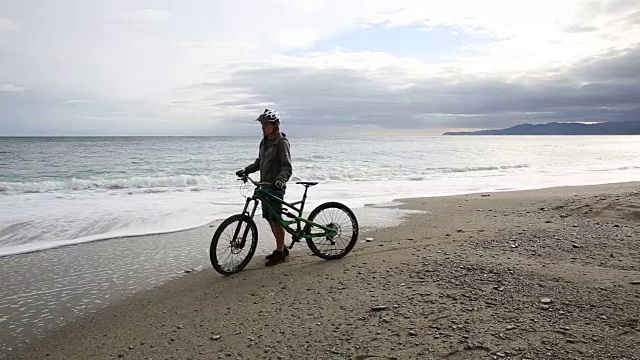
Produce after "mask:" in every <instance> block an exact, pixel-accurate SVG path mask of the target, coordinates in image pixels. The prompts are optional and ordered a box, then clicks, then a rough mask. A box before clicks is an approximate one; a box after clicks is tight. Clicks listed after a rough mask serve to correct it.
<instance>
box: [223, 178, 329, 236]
mask: <svg viewBox="0 0 640 360" xmlns="http://www.w3.org/2000/svg"><path fill="white" fill-rule="evenodd" d="M308 190H309V187H305V189H304V194H303V196H302V200H299V201H295V202H292V203H288V202H286V201H284V200H283V199H281V198H279V197H277V196H274V195H271V194H269V193H268V192H266V191H264V190H262V189H261V188H260V187H257V188H256V190H255V191H254V194H253V196H252V197H250V198H247V201H246V203H245V205H244V209H243V210H242V213H243V214H244V215H245V216H247V217H249V218H253V216H254V215H255V212H256V209H257V208H258V201H264V200H265V199H267V198H268V199H270V200H273V201H276V202H278V203H280V204H282V205H284V206H286V207H287V208H289V209H292V210H294V211H295V212H296V214H295V215H294V214H291V213H290V212H288V211H287V209H282V213H280V214H279V213H278V212H277V211H276V210H275V209H274V208H273V207H272V206H271V205H270V204H269V202H266V203H265V204H266V205H267V208H268V210H269V212H270V214H271V215H276V218H277V219H278V223H279V224H280V225H281V226H282V227H283V228H284V229H285V231H286V232H287V233H289V234H290V235H291V237H292V239H293V242H292V244H291V245H290V246H289V247H290V248H291V246H293V243H296V242H298V241H300V239H301V238H303V237H304V238H316V237H332V236H335V234H336V230H335V229H332V228H330V227H327V226H324V225H321V224H318V223H316V222H313V221H310V220H308V219H306V218H304V217H302V213H303V211H304V205H305V203H306V200H307V191H308ZM252 201H253V202H254V205H253V209H252V210H251V213H249V211H248V208H249V203H250V202H252ZM296 205H300V207H299V208H297V207H296ZM282 215H284V216H286V217H289V218H291V219H292V220H284V219H283V218H282ZM302 223H304V224H305V227H304V228H303V227H301V224H302ZM293 224H296V228H295V229H293V228H291V225H293ZM309 227H317V228H320V229H322V230H324V232H322V233H318V234H307V235H304V233H305V232H306V230H307V228H309ZM248 230H249V229H248V228H247V229H245V234H244V236H243V239H245V238H246V236H247V232H248ZM238 231H239V228H238V229H236V234H235V236H234V238H236V237H237V235H238V234H237V232H238Z"/></svg>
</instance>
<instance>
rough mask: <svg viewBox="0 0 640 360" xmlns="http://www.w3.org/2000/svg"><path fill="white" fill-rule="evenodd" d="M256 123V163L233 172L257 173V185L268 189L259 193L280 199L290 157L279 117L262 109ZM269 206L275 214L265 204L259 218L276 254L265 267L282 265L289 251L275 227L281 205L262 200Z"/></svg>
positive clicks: (287, 173) (288, 175) (289, 176)
mask: <svg viewBox="0 0 640 360" xmlns="http://www.w3.org/2000/svg"><path fill="white" fill-rule="evenodd" d="M256 121H260V124H261V125H262V134H263V138H262V141H260V146H259V153H258V158H257V159H256V161H255V162H254V163H253V164H251V165H249V166H247V167H246V168H244V169H243V170H239V171H238V172H236V175H238V176H243V175H245V174H251V173H254V172H256V171H258V170H259V171H260V182H267V183H269V184H271V186H263V190H264V191H266V192H268V193H270V194H272V195H274V196H276V197H279V198H281V199H283V198H284V193H285V190H286V187H287V185H286V184H287V181H289V179H290V178H291V172H292V168H291V154H290V151H289V150H290V145H289V140H288V139H287V136H286V135H285V134H284V133H282V132H280V114H279V113H278V112H277V111H276V110H269V109H264V112H263V113H262V114H260V116H258V118H257V119H256ZM266 202H268V203H269V206H271V208H272V209H273V210H274V211H275V212H276V213H277V215H276V214H272V213H271V212H270V211H269V208H268V207H267V204H266V203H265V201H263V202H262V217H263V218H265V219H266V220H267V221H268V222H269V226H271V232H272V233H273V236H274V237H275V238H276V250H274V251H273V253H271V254H270V255H268V256H267V257H266V259H267V263H266V265H267V266H272V265H276V264H279V263H281V262H284V261H286V260H287V258H288V256H289V249H287V248H286V247H285V245H284V234H285V230H284V228H283V227H282V226H281V225H280V223H278V220H279V219H280V211H281V209H282V205H281V204H279V203H277V202H275V201H269V200H266Z"/></svg>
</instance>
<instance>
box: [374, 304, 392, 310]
mask: <svg viewBox="0 0 640 360" xmlns="http://www.w3.org/2000/svg"><path fill="white" fill-rule="evenodd" d="M388 308H389V307H388V306H387V305H377V306H374V307H372V308H371V311H382V310H387V309H388Z"/></svg>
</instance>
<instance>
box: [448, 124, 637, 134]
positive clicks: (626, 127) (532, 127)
mask: <svg viewBox="0 0 640 360" xmlns="http://www.w3.org/2000/svg"><path fill="white" fill-rule="evenodd" d="M443 135H640V121H624V122H622V121H621V122H614V121H610V122H603V123H597V124H582V123H559V122H550V123H546V124H520V125H516V126H512V127H510V128H506V129H497V130H479V131H448V132H446V133H444V134H443Z"/></svg>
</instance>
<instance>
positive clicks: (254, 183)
mask: <svg viewBox="0 0 640 360" xmlns="http://www.w3.org/2000/svg"><path fill="white" fill-rule="evenodd" d="M238 180H242V182H243V183H246V182H247V180H249V181H251V183H252V184H253V185H255V186H256V187H260V186H262V185H271V184H270V183H268V182H258V181H255V180H253V179H252V178H251V177H250V176H249V175H248V174H245V175H243V176H240V177H238Z"/></svg>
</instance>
